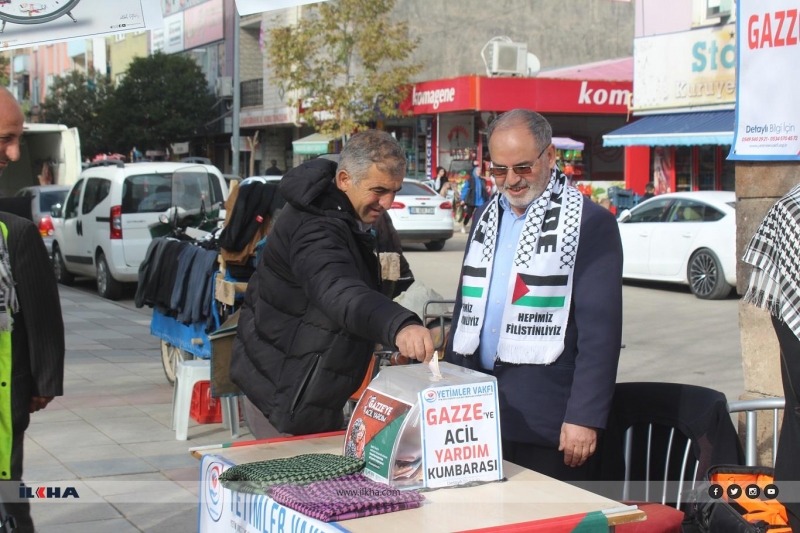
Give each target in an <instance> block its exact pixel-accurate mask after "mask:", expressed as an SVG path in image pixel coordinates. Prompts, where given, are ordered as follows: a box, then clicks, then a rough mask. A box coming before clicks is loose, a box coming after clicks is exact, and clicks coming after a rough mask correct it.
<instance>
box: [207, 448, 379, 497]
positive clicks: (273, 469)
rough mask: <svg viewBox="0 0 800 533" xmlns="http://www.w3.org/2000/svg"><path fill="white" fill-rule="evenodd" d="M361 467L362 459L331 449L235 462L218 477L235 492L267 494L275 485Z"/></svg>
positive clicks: (328, 476)
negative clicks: (235, 463) (332, 452)
mask: <svg viewBox="0 0 800 533" xmlns="http://www.w3.org/2000/svg"><path fill="white" fill-rule="evenodd" d="M362 470H364V461H362V460H361V459H355V458H353V457H343V456H341V455H333V454H330V453H310V454H306V455H297V456H295V457H287V458H284V459H270V460H269V461H259V462H255V463H245V464H241V465H236V466H233V467H231V468H229V469H228V470H226V471H225V472H223V473H222V475H221V476H220V477H219V479H220V481H221V482H222V486H223V487H225V488H226V489H230V490H234V491H237V492H249V493H251V494H269V488H270V487H273V486H275V485H304V484H307V483H312V482H314V481H323V480H328V479H334V478H338V477H342V476H346V475H348V474H354V473H356V472H361V471H362Z"/></svg>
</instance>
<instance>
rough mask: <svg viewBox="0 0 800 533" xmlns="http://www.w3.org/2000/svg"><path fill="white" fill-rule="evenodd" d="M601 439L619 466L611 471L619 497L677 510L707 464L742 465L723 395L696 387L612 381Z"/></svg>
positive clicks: (701, 475) (740, 449) (736, 436)
mask: <svg viewBox="0 0 800 533" xmlns="http://www.w3.org/2000/svg"><path fill="white" fill-rule="evenodd" d="M605 440H606V443H605V444H604V446H605V448H604V453H605V454H607V455H606V457H610V458H611V461H610V464H612V465H614V464H615V465H617V468H620V467H621V469H622V471H621V472H620V471H619V470H617V472H615V473H612V474H611V477H612V478H613V479H616V480H619V479H620V478H621V480H622V481H623V488H622V494H619V495H617V497H618V498H621V499H622V500H637V501H648V502H654V501H655V502H660V503H661V504H664V505H672V506H674V507H677V508H680V507H681V503H682V502H685V496H684V493H685V492H686V491H689V490H691V489H693V488H694V487H695V486H696V484H697V482H698V481H701V480H703V479H704V478H705V474H706V472H707V470H708V469H709V468H710V467H711V466H713V465H717V464H744V452H743V451H742V446H741V444H740V443H739V438H738V435H737V432H736V428H735V427H734V425H733V422H732V421H731V418H730V415H729V413H728V407H727V400H726V398H725V395H724V394H722V393H721V392H719V391H716V390H713V389H709V388H706V387H698V386H695V385H684V384H679V383H619V384H617V386H616V389H615V392H614V401H613V407H612V414H611V416H610V419H609V428H608V430H607V431H606V438H605ZM610 448H615V449H616V450H617V451H615V450H613V449H610ZM618 450H621V452H622V461H621V464H620V461H619V456H618V455H617V456H616V457H614V455H615V453H618ZM608 454H610V455H608ZM615 458H616V459H617V461H616V462H614V459H615Z"/></svg>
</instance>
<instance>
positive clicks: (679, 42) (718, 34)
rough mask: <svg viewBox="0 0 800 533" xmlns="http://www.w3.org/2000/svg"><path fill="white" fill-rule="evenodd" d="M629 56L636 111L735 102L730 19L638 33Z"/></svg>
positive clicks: (733, 37)
mask: <svg viewBox="0 0 800 533" xmlns="http://www.w3.org/2000/svg"><path fill="white" fill-rule="evenodd" d="M633 58H634V69H633V94H634V96H633V108H634V110H635V111H644V110H655V109H669V108H685V107H697V106H708V105H718V104H733V103H735V102H736V31H735V26H734V25H733V24H729V25H726V26H723V27H722V28H705V29H700V30H692V31H688V32H681V33H672V34H667V35H656V36H652V37H640V38H637V39H635V40H634V44H633Z"/></svg>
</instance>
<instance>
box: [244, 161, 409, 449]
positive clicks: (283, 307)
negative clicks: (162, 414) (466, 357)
mask: <svg viewBox="0 0 800 533" xmlns="http://www.w3.org/2000/svg"><path fill="white" fill-rule="evenodd" d="M335 172H336V163H334V162H332V161H328V160H326V159H314V160H312V161H309V162H308V163H305V164H303V165H300V166H299V167H297V168H295V169H293V170H291V171H290V172H289V173H288V174H287V175H286V176H284V178H283V180H282V181H281V184H280V192H281V194H282V195H283V197H284V198H285V199H286V201H287V202H288V204H289V205H287V206H286V207H285V208H284V210H283V212H282V213H281V216H280V217H279V218H278V220H277V221H276V222H275V226H274V227H273V229H272V232H271V233H270V235H269V237H268V238H267V244H266V246H265V248H264V252H263V256H262V259H261V263H260V264H259V265H258V268H257V269H256V273H255V274H254V275H253V277H252V278H250V284H249V285H248V287H247V294H246V296H245V301H244V305H243V306H242V310H241V315H240V317H239V326H238V335H237V338H236V340H235V342H234V346H233V358H232V361H231V369H230V372H231V379H232V380H233V382H234V383H236V385H238V386H239V388H241V389H242V391H243V392H244V393H245V394H246V395H247V397H248V399H249V400H250V401H251V402H253V404H255V405H256V406H257V407H258V408H259V409H261V411H262V412H263V413H264V414H265V415H266V416H267V417H268V418H269V421H270V423H271V424H272V425H273V426H275V427H276V428H277V429H278V430H279V431H281V432H284V433H291V434H294V435H304V434H309V433H318V432H324V431H333V430H338V429H341V425H342V408H343V407H344V404H345V402H346V401H347V398H349V397H350V395H351V394H353V393H354V392H355V391H356V390H357V389H358V387H359V386H360V385H361V382H362V380H363V379H364V375H365V373H366V369H367V366H368V364H369V357H370V354H371V353H372V352H373V350H374V347H375V344H376V343H382V344H386V345H393V344H394V339H395V336H396V335H397V332H398V331H399V330H400V328H401V327H402V326H404V325H406V324H408V323H409V322H413V323H420V321H419V318H418V317H417V316H416V315H415V314H414V313H412V312H411V311H408V310H406V309H405V308H403V307H401V306H400V305H398V304H396V303H394V302H392V301H391V300H390V299H389V298H387V297H385V296H383V295H382V294H381V293H380V292H378V291H379V289H380V279H379V276H380V272H379V268H378V260H377V257H376V256H375V252H374V250H375V240H374V237H373V236H372V234H371V233H369V232H364V231H361V230H360V229H359V225H358V222H357V220H356V215H355V211H354V210H353V207H352V205H351V204H350V201H349V200H348V198H347V196H346V195H345V194H344V193H342V192H341V191H340V190H339V189H338V188H337V187H336V185H335V184H334V182H333V177H334V174H335Z"/></svg>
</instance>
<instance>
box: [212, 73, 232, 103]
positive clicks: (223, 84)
mask: <svg viewBox="0 0 800 533" xmlns="http://www.w3.org/2000/svg"><path fill="white" fill-rule="evenodd" d="M214 94H215V95H216V96H217V98H232V97H233V78H231V77H230V76H220V77H219V78H217V79H216V80H214Z"/></svg>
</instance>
